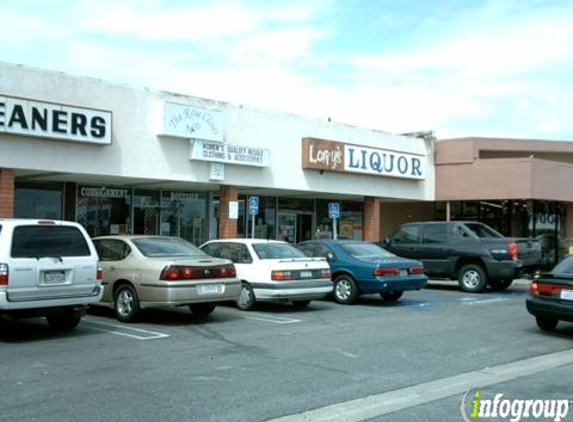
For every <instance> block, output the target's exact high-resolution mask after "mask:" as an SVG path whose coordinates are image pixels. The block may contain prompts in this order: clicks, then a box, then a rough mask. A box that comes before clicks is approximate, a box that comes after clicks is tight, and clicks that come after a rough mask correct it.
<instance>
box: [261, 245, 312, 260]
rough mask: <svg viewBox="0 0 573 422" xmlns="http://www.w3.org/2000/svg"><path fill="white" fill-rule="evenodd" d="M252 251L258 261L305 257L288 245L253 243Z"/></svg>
mask: <svg viewBox="0 0 573 422" xmlns="http://www.w3.org/2000/svg"><path fill="white" fill-rule="evenodd" d="M253 249H254V250H255V252H256V253H257V256H258V257H259V259H284V258H305V257H306V255H305V254H304V253H302V251H300V250H299V249H297V248H295V247H294V246H292V245H289V244H288V243H255V244H253Z"/></svg>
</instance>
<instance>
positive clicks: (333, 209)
mask: <svg viewBox="0 0 573 422" xmlns="http://www.w3.org/2000/svg"><path fill="white" fill-rule="evenodd" d="M328 218H340V204H339V203H338V202H329V203H328Z"/></svg>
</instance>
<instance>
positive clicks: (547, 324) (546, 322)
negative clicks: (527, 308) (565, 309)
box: [535, 316, 559, 331]
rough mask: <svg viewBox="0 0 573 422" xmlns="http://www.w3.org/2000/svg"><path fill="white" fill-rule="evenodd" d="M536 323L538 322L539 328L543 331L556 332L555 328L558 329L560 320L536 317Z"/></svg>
mask: <svg viewBox="0 0 573 422" xmlns="http://www.w3.org/2000/svg"><path fill="white" fill-rule="evenodd" d="M535 322H537V326H538V327H539V328H540V329H541V330H543V331H553V330H555V327H557V324H558V323H559V320H558V319H555V318H548V317H542V316H538V317H535Z"/></svg>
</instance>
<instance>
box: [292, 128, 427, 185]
mask: <svg viewBox="0 0 573 422" xmlns="http://www.w3.org/2000/svg"><path fill="white" fill-rule="evenodd" d="M426 167H427V160H426V156H424V155H417V154H412V153H406V152H399V151H393V150H386V149H378V148H371V147H365V146H359V145H352V144H345V143H342V142H337V141H329V140H325V139H316V138H303V140H302V168H305V169H316V170H323V171H338V172H349V173H361V174H367V175H376V176H387V177H399V178H404V179H417V180H424V179H425V178H426Z"/></svg>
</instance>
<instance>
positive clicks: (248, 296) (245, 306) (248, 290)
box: [237, 282, 257, 311]
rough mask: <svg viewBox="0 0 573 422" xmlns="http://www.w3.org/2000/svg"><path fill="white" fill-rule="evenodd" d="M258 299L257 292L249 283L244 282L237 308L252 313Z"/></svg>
mask: <svg viewBox="0 0 573 422" xmlns="http://www.w3.org/2000/svg"><path fill="white" fill-rule="evenodd" d="M256 302H257V299H256V298H255V292H254V291H253V288H252V287H251V285H250V284H249V283H246V282H243V285H242V287H241V295H240V296H239V298H238V299H237V308H239V309H241V310H243V311H250V310H251V309H253V308H254V307H255V304H256Z"/></svg>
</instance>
